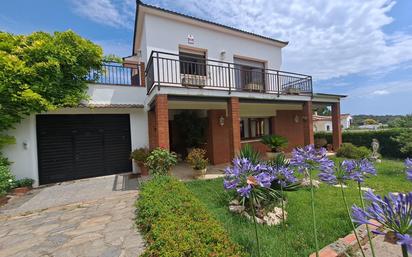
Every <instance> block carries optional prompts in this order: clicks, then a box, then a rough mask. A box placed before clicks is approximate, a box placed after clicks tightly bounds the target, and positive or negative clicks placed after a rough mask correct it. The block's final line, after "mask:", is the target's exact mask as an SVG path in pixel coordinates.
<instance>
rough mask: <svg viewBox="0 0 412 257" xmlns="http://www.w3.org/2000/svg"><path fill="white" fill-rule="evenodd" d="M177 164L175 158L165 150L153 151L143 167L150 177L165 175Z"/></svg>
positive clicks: (172, 153)
mask: <svg viewBox="0 0 412 257" xmlns="http://www.w3.org/2000/svg"><path fill="white" fill-rule="evenodd" d="M176 164H177V156H176V154H175V153H174V152H169V151H168V150H166V149H162V148H160V147H159V148H156V149H154V150H153V151H152V152H151V153H150V154H149V156H148V157H147V159H146V162H145V165H146V167H147V168H148V169H149V172H150V173H151V174H152V175H167V174H169V172H170V169H171V168H172V167H173V166H174V165H176Z"/></svg>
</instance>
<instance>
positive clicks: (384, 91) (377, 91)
mask: <svg viewBox="0 0 412 257" xmlns="http://www.w3.org/2000/svg"><path fill="white" fill-rule="evenodd" d="M372 94H373V95H388V94H389V91H388V90H375V91H373V92H372Z"/></svg>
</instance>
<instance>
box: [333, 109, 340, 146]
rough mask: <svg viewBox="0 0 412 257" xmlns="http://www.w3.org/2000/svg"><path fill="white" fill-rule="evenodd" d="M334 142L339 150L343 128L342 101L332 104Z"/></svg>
mask: <svg viewBox="0 0 412 257" xmlns="http://www.w3.org/2000/svg"><path fill="white" fill-rule="evenodd" d="M332 144H333V150H334V151H337V150H338V149H339V147H340V146H341V144H342V128H341V124H340V103H333V104H332Z"/></svg>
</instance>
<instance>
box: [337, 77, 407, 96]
mask: <svg viewBox="0 0 412 257" xmlns="http://www.w3.org/2000/svg"><path fill="white" fill-rule="evenodd" d="M345 94H347V95H349V96H350V97H351V98H373V97H379V96H386V95H393V94H403V95H410V94H412V79H411V78H409V79H403V80H397V81H389V82H381V83H374V84H371V85H363V86H362V87H357V88H355V89H353V90H350V91H348V92H345Z"/></svg>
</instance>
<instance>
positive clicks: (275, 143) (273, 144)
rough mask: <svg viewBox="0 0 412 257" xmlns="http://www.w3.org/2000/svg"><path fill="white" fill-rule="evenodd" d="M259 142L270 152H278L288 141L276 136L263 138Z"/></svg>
mask: <svg viewBox="0 0 412 257" xmlns="http://www.w3.org/2000/svg"><path fill="white" fill-rule="evenodd" d="M261 142H262V143H263V144H265V145H266V146H267V147H269V148H270V150H271V151H272V152H279V151H280V150H281V149H282V148H283V147H285V146H287V145H288V139H287V138H286V137H282V136H278V135H266V136H263V137H262V139H261Z"/></svg>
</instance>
